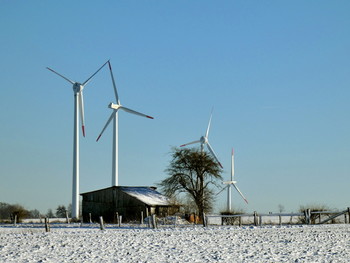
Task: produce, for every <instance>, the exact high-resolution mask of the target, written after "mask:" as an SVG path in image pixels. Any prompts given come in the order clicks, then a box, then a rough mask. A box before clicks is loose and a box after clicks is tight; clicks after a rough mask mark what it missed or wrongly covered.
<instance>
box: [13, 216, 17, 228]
mask: <svg viewBox="0 0 350 263" xmlns="http://www.w3.org/2000/svg"><path fill="white" fill-rule="evenodd" d="M13 225H14V226H16V225H17V215H15V216H14V217H13Z"/></svg>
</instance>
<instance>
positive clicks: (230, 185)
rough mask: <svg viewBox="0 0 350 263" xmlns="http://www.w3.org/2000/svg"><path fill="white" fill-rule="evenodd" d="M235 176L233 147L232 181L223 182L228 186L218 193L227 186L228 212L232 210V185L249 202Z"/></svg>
mask: <svg viewBox="0 0 350 263" xmlns="http://www.w3.org/2000/svg"><path fill="white" fill-rule="evenodd" d="M234 176H235V167H234V151H233V149H232V155H231V181H227V182H223V184H227V186H225V187H224V188H223V189H222V190H221V191H220V192H218V193H217V195H218V194H220V193H221V192H222V191H224V190H225V189H226V188H227V210H228V212H231V211H232V203H231V202H232V201H231V200H232V199H231V196H232V193H231V191H232V190H231V188H232V186H233V187H234V188H236V190H237V192H238V193H239V194H240V195H241V196H242V198H243V200H244V201H245V202H246V203H247V204H248V201H247V199H246V198H245V197H244V195H243V194H242V192H241V191H240V190H239V189H238V187H237V185H236V184H237V181H235V180H234Z"/></svg>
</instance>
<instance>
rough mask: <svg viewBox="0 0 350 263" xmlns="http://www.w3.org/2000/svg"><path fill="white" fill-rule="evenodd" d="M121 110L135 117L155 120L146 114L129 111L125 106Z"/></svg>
mask: <svg viewBox="0 0 350 263" xmlns="http://www.w3.org/2000/svg"><path fill="white" fill-rule="evenodd" d="M119 109H121V110H124V111H126V112H129V113H131V114H135V115H138V116H141V117H146V118H149V119H153V117H151V116H149V115H146V114H143V113H140V112H137V111H134V110H132V109H129V108H126V107H123V106H121V107H120V108H119Z"/></svg>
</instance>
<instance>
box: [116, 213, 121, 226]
mask: <svg viewBox="0 0 350 263" xmlns="http://www.w3.org/2000/svg"><path fill="white" fill-rule="evenodd" d="M115 216H116V218H117V222H116V223H117V224H118V225H119V226H120V223H119V213H118V212H115Z"/></svg>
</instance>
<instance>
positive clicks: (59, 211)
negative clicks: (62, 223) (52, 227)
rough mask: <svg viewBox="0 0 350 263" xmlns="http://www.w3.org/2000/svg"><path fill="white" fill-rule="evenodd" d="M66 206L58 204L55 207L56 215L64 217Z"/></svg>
mask: <svg viewBox="0 0 350 263" xmlns="http://www.w3.org/2000/svg"><path fill="white" fill-rule="evenodd" d="M66 211H67V209H66V207H65V206H64V205H59V206H58V207H57V208H56V217H66Z"/></svg>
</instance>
